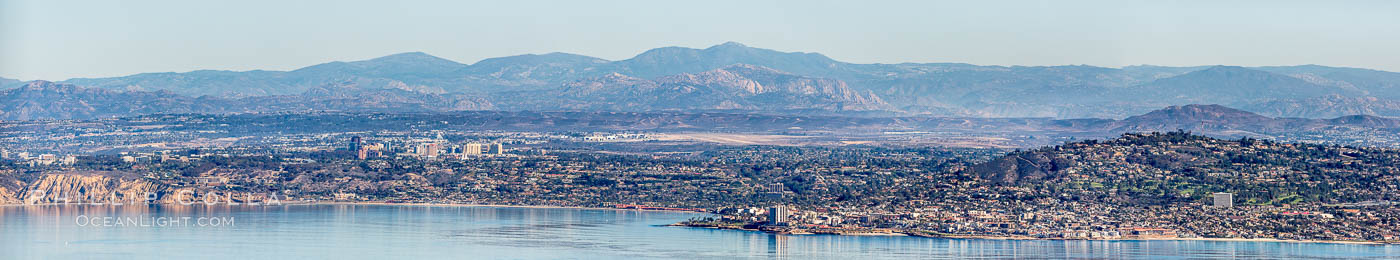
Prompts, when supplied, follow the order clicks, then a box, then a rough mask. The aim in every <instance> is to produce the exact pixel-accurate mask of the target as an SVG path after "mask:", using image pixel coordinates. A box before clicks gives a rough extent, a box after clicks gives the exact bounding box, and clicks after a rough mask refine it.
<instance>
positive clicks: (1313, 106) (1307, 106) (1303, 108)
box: [1242, 95, 1400, 118]
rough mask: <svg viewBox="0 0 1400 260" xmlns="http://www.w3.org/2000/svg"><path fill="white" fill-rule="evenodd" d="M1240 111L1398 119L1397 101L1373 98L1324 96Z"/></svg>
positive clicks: (1286, 100)
mask: <svg viewBox="0 0 1400 260" xmlns="http://www.w3.org/2000/svg"><path fill="white" fill-rule="evenodd" d="M1242 108H1243V109H1245V110H1249V111H1254V112H1257V113H1259V114H1262V115H1268V116H1275V117H1302V118H1330V117H1339V116H1346V115H1377V116H1389V117H1400V100H1395V99H1385V98H1377V97H1346V96H1340V95H1328V96H1325V97H1316V98H1305V99H1277V100H1270V101H1265V102H1260V103H1254V104H1249V105H1245V106H1243V107H1242Z"/></svg>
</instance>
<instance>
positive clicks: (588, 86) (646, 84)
mask: <svg viewBox="0 0 1400 260" xmlns="http://www.w3.org/2000/svg"><path fill="white" fill-rule="evenodd" d="M496 100H501V101H498V102H500V103H501V104H502V105H503V106H506V107H505V108H506V109H511V110H540V109H544V110H610V111H661V110H674V111H687V110H743V111H770V112H772V111H797V110H818V111H870V110H888V109H890V108H889V106H888V104H885V103H884V102H883V101H882V100H880V99H879V97H876V96H874V95H871V94H868V93H860V92H858V91H856V90H853V89H851V88H850V87H848V86H846V83H845V82H842V81H839V80H833V79H822V78H812V77H804V76H798V75H794V74H789V73H786V72H782V71H777V70H774V69H770V68H765V67H759V66H752V65H743V64H740V65H732V66H728V67H724V68H721V69H715V70H710V71H705V72H700V73H694V74H691V73H682V74H678V75H670V76H664V77H659V78H657V79H655V80H647V79H641V78H636V77H630V76H626V75H622V74H618V73H613V74H608V75H605V76H602V77H597V78H590V79H584V80H578V81H574V82H571V83H568V84H565V85H564V86H563V87H561V88H559V89H556V90H550V91H538V92H517V93H505V94H503V95H502V97H499V98H496ZM506 100H509V101H506Z"/></svg>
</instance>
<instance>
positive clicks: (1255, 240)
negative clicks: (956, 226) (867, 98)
mask: <svg viewBox="0 0 1400 260" xmlns="http://www.w3.org/2000/svg"><path fill="white" fill-rule="evenodd" d="M666 226H672V227H685V228H707V229H718V230H735V231H747V232H762V233H768V234H774V235H797V236H800V235H828V236H907V237H921V238H937V239H979V240H1041V241H1053V240H1063V241H1073V240H1080V241H1210V242H1252V243H1311V244H1344V245H1376V246H1389V245H1400V243H1395V242H1383V241H1350V240H1290V239H1277V238H1213V237H1170V238H1105V239H1065V238H1036V237H1027V236H984V235H932V234H925V233H918V232H913V231H894V232H890V233H883V232H854V233H841V232H811V231H798V232H774V231H767V230H762V229H749V228H742V227H731V226H715V225H689V224H685V223H684V222H678V223H673V224H669V225H666Z"/></svg>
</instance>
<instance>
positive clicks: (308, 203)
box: [0, 201, 711, 214]
mask: <svg viewBox="0 0 1400 260" xmlns="http://www.w3.org/2000/svg"><path fill="white" fill-rule="evenodd" d="M150 205H159V206H314V205H372V206H417V207H490V208H533V209H585V210H615V211H656V212H674V213H695V214H711V213H708V212H696V211H688V210H662V209H635V208H605V207H582V206H551V205H511V204H477V203H416V202H414V203H408V202H405V203H397V202H384V201H291V202H282V203H280V204H279V205H267V204H260V205H246V204H239V205H228V204H223V203H218V204H214V205H206V204H204V203H194V204H192V205H178V204H167V203H150V204H130V203H128V204H123V205H113V204H98V205H92V204H88V203H44V204H0V207H24V206H122V207H126V206H150Z"/></svg>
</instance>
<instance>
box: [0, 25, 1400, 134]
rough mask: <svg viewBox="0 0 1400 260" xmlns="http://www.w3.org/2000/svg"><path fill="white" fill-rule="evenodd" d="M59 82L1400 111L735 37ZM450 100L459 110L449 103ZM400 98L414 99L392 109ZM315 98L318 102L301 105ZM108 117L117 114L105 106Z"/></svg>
mask: <svg viewBox="0 0 1400 260" xmlns="http://www.w3.org/2000/svg"><path fill="white" fill-rule="evenodd" d="M4 81H7V80H0V83H5V82H4ZM8 82H11V83H8V84H0V86H7V87H9V88H17V87H19V86H21V85H23V84H18V83H14V82H13V80H8ZM58 83H62V84H71V85H75V86H80V87H86V88H96V89H103V90H111V91H139V92H151V93H164V94H173V95H181V96H185V97H187V98H201V97H202V96H208V97H203V98H220V99H227V100H240V99H246V98H267V97H275V98H272V99H275V100H286V99H289V98H290V99H299V98H305V97H301V96H304V95H305V94H307V93H309V92H316V91H322V90H332V91H340V90H343V88H339V87H336V86H343V85H353V86H355V87H354V88H353V89H349V91H350V92H346V93H340V95H362V94H361V93H365V92H366V91H373V90H393V91H401V92H411V93H397V94H396V95H408V96H412V95H426V96H427V97H441V98H449V99H452V100H470V102H471V103H473V104H472V105H466V104H462V103H460V102H456V101H452V102H448V101H446V100H413V101H410V100H399V101H392V102H391V101H387V100H386V101H385V102H381V103H378V104H376V105H372V107H373V106H379V107H381V108H383V109H391V110H392V109H405V110H430V111H452V110H461V109H501V110H598V111H732V112H758V113H777V114H796V115H805V114H862V115H868V114H878V115H930V116H954V117H1052V118H1125V117H1128V116H1132V115H1138V114H1143V113H1146V112H1149V111H1152V110H1155V109H1159V108H1162V107H1167V106H1174V105H1187V104H1221V105H1225V106H1229V107H1238V108H1243V109H1247V110H1249V111H1252V112H1258V113H1261V114H1263V115H1266V116H1274V117H1281V116H1286V117H1304V118H1330V117H1337V116H1342V115H1352V114H1365V115H1378V116H1400V109H1395V107H1396V105H1395V104H1397V103H1400V101H1397V100H1400V73H1394V72H1385V71H1377V70H1368V69H1357V68H1339V67H1325V66H1317V65H1302V66H1286V67H1236V66H1199V67H1164V66H1128V67H1123V68H1106V67H1095V66H1085V65H1073V66H979V65H971V64H962V63H900V64H856V63H847V62H841V61H837V60H834V59H831V58H829V57H827V56H825V55H822V54H818V53H805V52H781V51H775V50H769V49H762V48H754V47H749V46H745V45H743V44H739V43H733V42H729V43H724V44H720V45H715V46H712V47H708V48H704V49H692V48H683V47H664V48H657V49H652V50H648V51H645V52H643V53H641V54H639V55H637V56H635V57H632V58H630V59H625V60H619V61H609V60H605V59H599V58H594V57H588V56H582V55H576V54H567V53H548V54H539V55H536V54H527V55H518V56H510V57H501V58H491V59H485V60H482V61H480V62H477V63H475V64H470V65H468V64H462V63H458V62H454V61H451V60H447V59H442V58H438V57H435V56H432V55H428V54H426V53H421V52H411V53H401V54H394V55H389V56H385V57H380V58H375V59H370V60H364V61H353V62H330V63H324V64H318V65H313V66H309V67H305V68H301V69H297V70H292V71H266V70H254V71H219V70H200V71H191V72H184V73H170V72H167V73H142V74H136V75H130V76H124V77H112V78H76V79H68V80H64V81H60V82H58ZM293 97H295V98H293ZM172 98H173V97H172ZM342 100H343V99H342ZM7 102H10V103H14V102H11V101H7ZM442 102H448V103H450V104H451V105H444V106H442V107H438V105H439V104H442ZM396 104H403V105H406V106H409V107H407V108H394V107H393V106H394V105H396ZM410 104H412V105H410ZM9 105H11V106H13V104H9ZM336 106H350V105H349V104H341V105H336ZM336 106H332V105H321V106H319V107H327V108H336ZM413 106H427V107H423V108H413ZM315 107H318V106H311V105H307V106H294V107H290V108H299V109H301V108H304V109H315ZM94 109H96V108H94ZM191 109H193V108H191ZM227 110H234V111H231V112H237V111H245V110H254V111H267V110H276V109H269V108H246V107H245V108H240V109H227ZM7 111H11V110H7ZM134 111H144V110H140V109H137V110H134ZM102 113H108V112H98V114H102ZM122 113H128V112H122ZM60 114H61V113H60ZM72 114H73V115H82V114H83V113H72ZM117 114H120V113H117ZM34 115H38V114H34ZM11 118H16V117H11ZM34 118H41V117H34Z"/></svg>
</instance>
